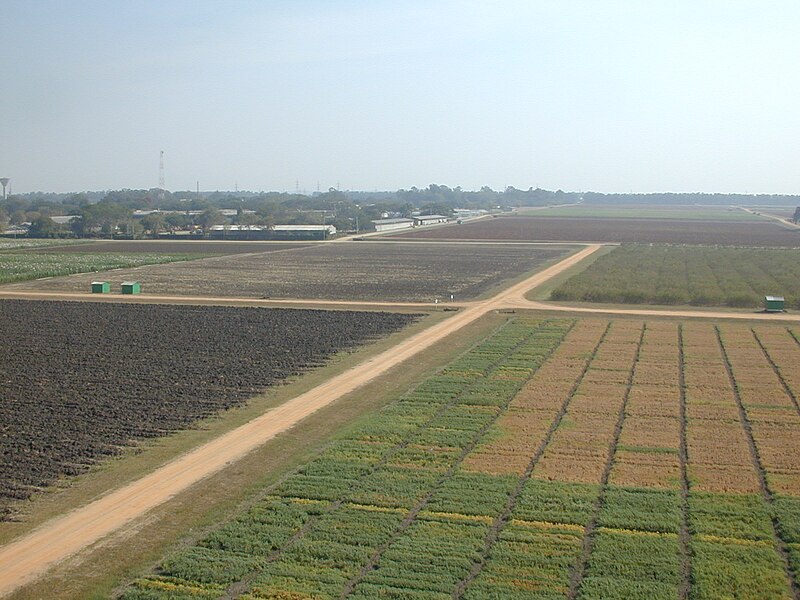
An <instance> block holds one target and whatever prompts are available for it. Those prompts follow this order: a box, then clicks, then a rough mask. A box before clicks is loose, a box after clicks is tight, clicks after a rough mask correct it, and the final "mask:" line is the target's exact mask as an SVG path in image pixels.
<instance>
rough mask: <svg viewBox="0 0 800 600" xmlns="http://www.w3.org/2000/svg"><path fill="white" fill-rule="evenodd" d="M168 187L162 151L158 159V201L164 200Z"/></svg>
mask: <svg viewBox="0 0 800 600" xmlns="http://www.w3.org/2000/svg"><path fill="white" fill-rule="evenodd" d="M165 187H166V185H165V183H164V151H163V150H162V151H161V154H159V157H158V199H159V200H163V199H164V189H165Z"/></svg>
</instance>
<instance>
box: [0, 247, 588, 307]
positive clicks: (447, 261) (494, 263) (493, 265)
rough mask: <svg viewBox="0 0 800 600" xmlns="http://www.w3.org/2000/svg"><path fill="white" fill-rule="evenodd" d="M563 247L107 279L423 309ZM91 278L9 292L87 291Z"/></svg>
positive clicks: (249, 258) (193, 292) (320, 252)
mask: <svg viewBox="0 0 800 600" xmlns="http://www.w3.org/2000/svg"><path fill="white" fill-rule="evenodd" d="M573 250H574V248H571V247H569V246H547V247H542V246H535V245H515V244H480V245H475V246H467V245H465V244H416V243H415V244H409V243H392V242H387V243H383V242H341V243H326V244H319V245H315V246H311V247H307V248H299V249H294V250H287V251H283V252H275V253H269V252H265V253H259V254H248V255H244V256H223V257H215V258H211V259H206V260H201V261H192V262H186V263H181V264H173V265H159V266H154V267H144V268H139V269H134V270H121V271H115V272H114V276H115V277H116V278H118V279H120V280H121V281H122V280H125V279H135V280H138V281H140V282H141V283H142V288H143V290H144V292H145V293H147V294H155V295H185V296H231V297H249V298H275V299H280V298H301V299H325V300H371V301H380V300H385V301H424V302H432V301H434V299H436V298H440V299H447V300H449V297H450V294H453V295H454V297H455V299H456V300H466V299H470V298H475V297H477V296H480V295H481V294H484V293H486V292H489V291H490V290H491V289H492V288H494V287H496V286H498V285H499V284H501V283H502V282H504V281H506V280H508V279H512V278H514V277H517V276H520V275H522V274H524V273H527V272H529V271H534V270H536V269H537V268H539V267H542V266H543V265H544V264H546V263H548V262H550V261H552V260H555V259H557V258H560V257H563V256H566V255H567V254H568V253H569V252H571V251H573ZM91 279H92V277H90V276H75V277H69V278H62V279H54V280H48V281H43V282H32V283H29V284H25V285H22V286H17V285H14V286H10V288H9V289H31V290H42V291H73V292H74V291H84V292H85V291H87V290H88V289H89V287H88V286H89V284H90V282H91Z"/></svg>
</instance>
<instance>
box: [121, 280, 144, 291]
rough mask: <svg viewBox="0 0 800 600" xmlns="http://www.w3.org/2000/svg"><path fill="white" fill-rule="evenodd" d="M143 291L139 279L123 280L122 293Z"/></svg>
mask: <svg viewBox="0 0 800 600" xmlns="http://www.w3.org/2000/svg"><path fill="white" fill-rule="evenodd" d="M141 291H142V286H141V284H140V283H139V282H138V281H123V282H122V293H123V294H139V293H141Z"/></svg>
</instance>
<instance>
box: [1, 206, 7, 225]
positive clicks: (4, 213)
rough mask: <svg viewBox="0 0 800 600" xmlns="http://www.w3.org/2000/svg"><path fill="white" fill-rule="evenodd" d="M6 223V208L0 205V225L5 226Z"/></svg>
mask: <svg viewBox="0 0 800 600" xmlns="http://www.w3.org/2000/svg"><path fill="white" fill-rule="evenodd" d="M7 224H8V213H7V212H6V209H5V208H3V207H2V206H0V227H5V226H6V225H7Z"/></svg>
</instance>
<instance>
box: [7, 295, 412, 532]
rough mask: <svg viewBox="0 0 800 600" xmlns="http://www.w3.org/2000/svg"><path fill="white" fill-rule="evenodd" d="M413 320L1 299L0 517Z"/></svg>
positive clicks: (366, 314) (397, 316) (385, 315)
mask: <svg viewBox="0 0 800 600" xmlns="http://www.w3.org/2000/svg"><path fill="white" fill-rule="evenodd" d="M415 319H416V316H415V315H408V314H393V313H378V312H352V311H337V312H329V311H317V310H292V309H258V308H225V307H210V306H202V307H200V306H161V305H127V304H97V303H71V302H35V301H23V300H5V301H2V303H0V382H2V384H3V402H2V403H0V520H3V518H4V517H8V515H9V511H10V510H11V507H12V506H13V501H14V500H20V499H25V498H27V497H29V496H30V495H31V493H33V492H34V491H36V490H37V489H40V488H42V487H44V486H47V485H48V484H50V483H52V482H53V481H54V480H55V479H56V478H58V477H60V476H63V475H73V474H77V473H80V472H82V471H85V470H86V469H87V468H88V467H89V465H91V464H93V463H94V462H96V461H97V460H98V459H100V458H102V457H103V456H107V455H111V454H115V453H117V452H118V451H119V450H120V448H121V447H122V446H125V445H129V444H131V443H133V442H135V441H136V440H140V439H143V438H149V437H154V436H160V435H165V434H167V433H169V432H171V431H175V430H177V429H182V428H186V427H189V426H191V425H192V423H194V422H195V421H197V420H198V419H201V418H204V417H208V416H210V415H213V414H215V413H217V412H218V411H221V410H225V409H227V408H230V407H232V406H236V405H240V404H242V403H244V402H246V401H247V399H248V398H250V397H252V396H253V395H255V394H257V393H259V392H261V391H263V390H264V389H265V388H267V387H269V386H272V385H275V384H276V383H279V382H281V381H283V380H285V379H286V378H287V377H289V376H292V375H297V374H299V373H301V372H303V371H305V370H307V369H310V368H313V367H315V366H318V365H320V364H322V363H323V362H324V361H326V360H327V359H328V358H329V357H330V356H332V355H333V354H335V353H337V352H339V351H342V350H346V349H348V348H353V347H355V346H356V345H359V344H362V343H364V342H366V341H368V340H371V339H374V338H376V337H378V336H384V335H388V334H389V333H392V332H393V331H396V330H398V329H400V328H402V327H404V326H405V325H407V324H409V323H411V322H412V321H414V320H415ZM32 332H35V334H32ZM234 333H235V335H233V334H234Z"/></svg>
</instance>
